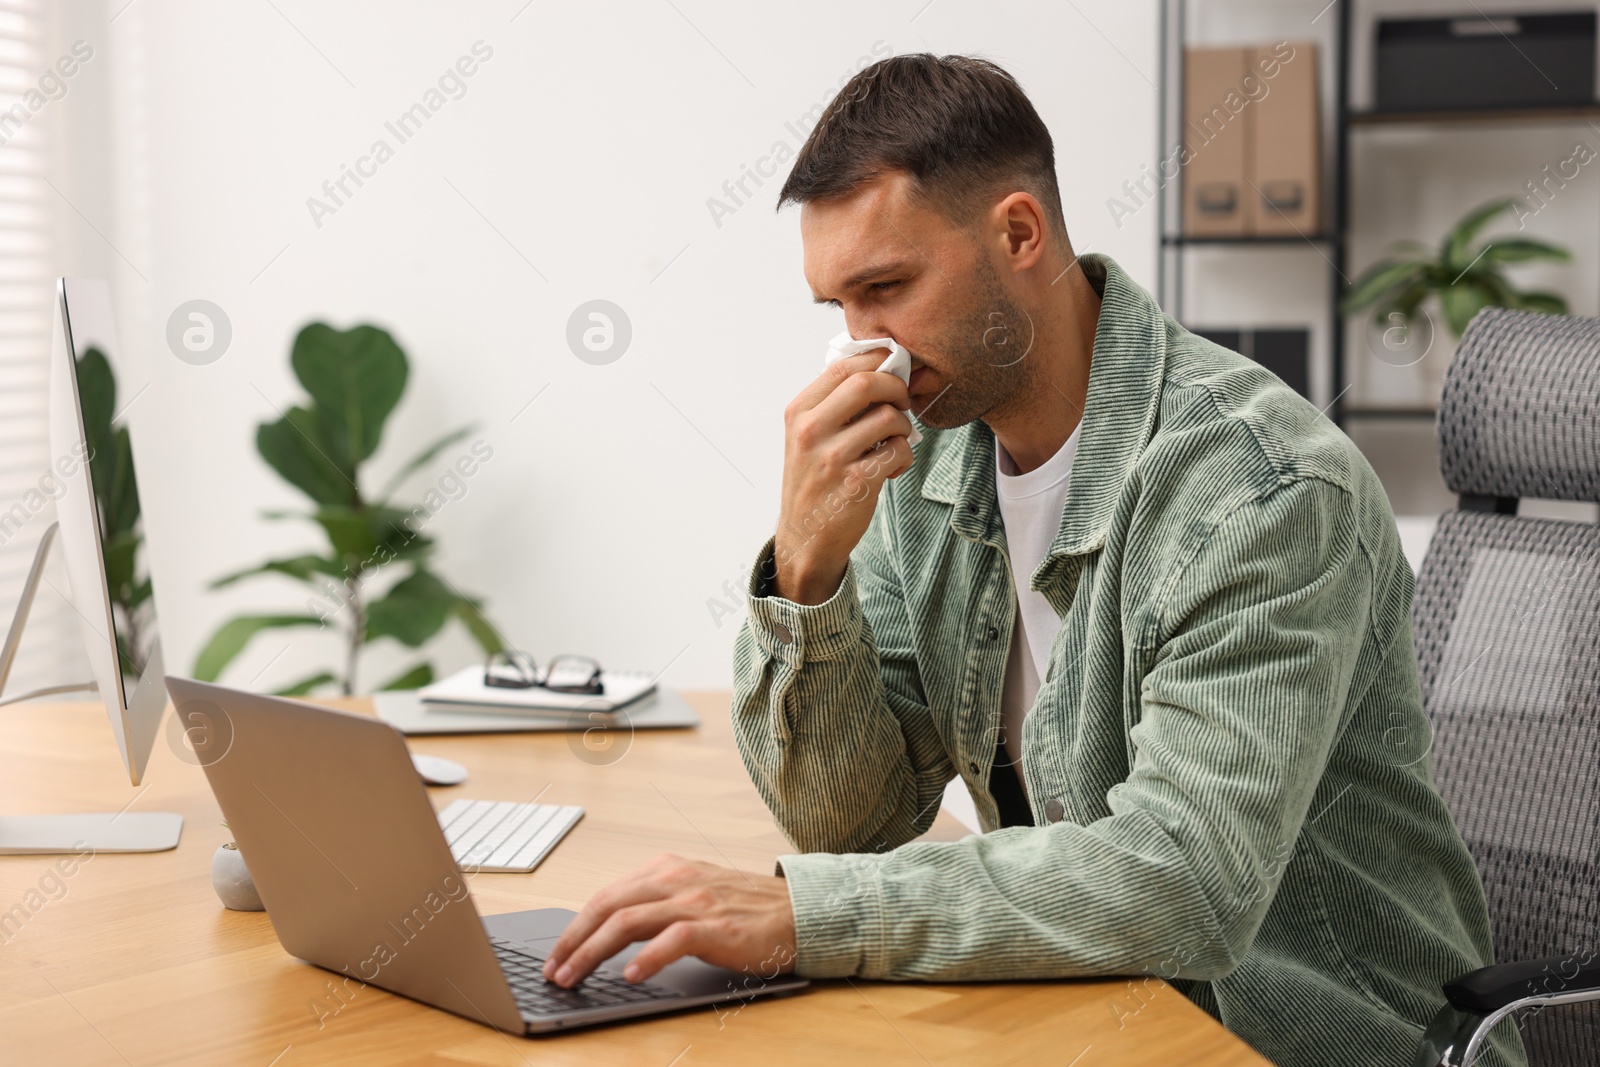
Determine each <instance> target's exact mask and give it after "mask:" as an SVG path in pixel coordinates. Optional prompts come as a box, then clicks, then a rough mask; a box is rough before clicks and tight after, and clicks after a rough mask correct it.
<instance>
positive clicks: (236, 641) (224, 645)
mask: <svg viewBox="0 0 1600 1067" xmlns="http://www.w3.org/2000/svg"><path fill="white" fill-rule="evenodd" d="M320 625H322V620H321V619H319V618H317V617H316V616H315V615H241V616H239V617H238V618H236V619H229V620H228V621H227V622H225V623H223V624H222V626H221V627H219V628H218V630H217V632H216V633H214V634H212V635H211V640H210V641H207V642H206V646H205V647H204V648H202V649H201V650H200V655H198V656H196V657H195V661H194V676H195V677H196V678H198V679H200V681H202V682H214V681H216V680H217V676H218V675H220V674H221V673H222V672H223V669H224V668H226V667H227V666H228V664H230V663H232V662H233V660H234V657H235V656H237V655H238V654H239V653H240V652H242V651H243V650H244V646H245V645H247V644H249V643H250V639H251V638H252V637H254V636H255V635H256V634H258V633H260V632H261V631H262V630H271V629H276V628H282V627H290V626H320Z"/></svg>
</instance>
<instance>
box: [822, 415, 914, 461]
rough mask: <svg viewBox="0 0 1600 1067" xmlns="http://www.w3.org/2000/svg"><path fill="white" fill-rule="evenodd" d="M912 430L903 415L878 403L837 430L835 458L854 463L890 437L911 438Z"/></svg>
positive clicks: (909, 420)
mask: <svg viewBox="0 0 1600 1067" xmlns="http://www.w3.org/2000/svg"><path fill="white" fill-rule="evenodd" d="M913 429H915V427H913V426H912V425H911V419H910V417H909V416H908V415H906V413H905V412H903V411H901V410H900V409H899V408H897V407H894V406H892V405H890V404H878V405H875V406H874V407H873V408H872V409H871V410H869V411H868V412H867V413H866V414H865V415H862V416H861V417H860V418H859V419H857V420H856V421H855V422H852V423H850V424H849V425H848V426H846V427H845V428H844V429H842V430H840V431H839V435H838V436H837V437H836V438H834V447H836V448H837V449H838V451H837V452H836V453H834V455H835V456H839V457H842V458H843V460H844V462H845V463H853V462H855V461H856V460H858V459H860V458H861V457H863V456H865V455H867V453H868V452H870V451H871V450H872V446H873V445H875V444H877V443H878V442H879V441H883V440H886V439H888V438H890V437H910V436H911V431H912V430H913Z"/></svg>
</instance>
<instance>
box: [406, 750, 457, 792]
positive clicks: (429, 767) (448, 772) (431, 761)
mask: <svg viewBox="0 0 1600 1067" xmlns="http://www.w3.org/2000/svg"><path fill="white" fill-rule="evenodd" d="M411 763H412V765H413V766H415V767H416V768H417V773H418V774H420V775H421V776H422V780H423V782H425V783H426V784H428V785H460V784H461V783H462V782H464V781H466V780H467V769H466V768H465V767H463V766H461V764H459V763H457V762H456V761H455V760H453V759H445V758H444V757H443V756H423V755H418V754H416V753H413V754H412V756H411Z"/></svg>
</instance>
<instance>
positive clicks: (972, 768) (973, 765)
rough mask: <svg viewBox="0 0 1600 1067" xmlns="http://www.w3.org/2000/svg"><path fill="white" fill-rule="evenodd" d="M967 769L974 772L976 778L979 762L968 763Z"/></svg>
mask: <svg viewBox="0 0 1600 1067" xmlns="http://www.w3.org/2000/svg"><path fill="white" fill-rule="evenodd" d="M967 770H969V771H971V772H972V776H973V777H974V778H976V777H977V776H978V764H977V763H976V762H973V763H969V764H967Z"/></svg>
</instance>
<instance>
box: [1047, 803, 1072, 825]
mask: <svg viewBox="0 0 1600 1067" xmlns="http://www.w3.org/2000/svg"><path fill="white" fill-rule="evenodd" d="M1066 813H1067V809H1066V808H1063V807H1062V806H1061V801H1059V800H1057V799H1056V798H1055V797H1051V798H1050V799H1049V800H1047V801H1045V802H1044V817H1045V818H1046V819H1048V820H1050V821H1051V822H1060V821H1061V817H1062V816H1063V815H1065V814H1066Z"/></svg>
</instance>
